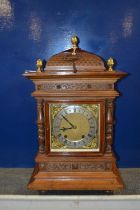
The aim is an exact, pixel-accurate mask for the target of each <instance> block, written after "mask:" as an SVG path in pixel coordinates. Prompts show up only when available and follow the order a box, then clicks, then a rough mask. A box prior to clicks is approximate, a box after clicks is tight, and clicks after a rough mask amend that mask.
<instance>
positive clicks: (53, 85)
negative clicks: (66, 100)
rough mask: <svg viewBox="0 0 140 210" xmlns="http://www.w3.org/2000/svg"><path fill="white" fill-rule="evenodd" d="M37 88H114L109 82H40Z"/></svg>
mask: <svg viewBox="0 0 140 210" xmlns="http://www.w3.org/2000/svg"><path fill="white" fill-rule="evenodd" d="M36 89H37V90H43V91H48V90H57V91H59V90H60V91H62V90H111V89H113V85H112V84H107V83H93V82H87V83H61V84H60V83H48V84H39V85H37V86H36Z"/></svg>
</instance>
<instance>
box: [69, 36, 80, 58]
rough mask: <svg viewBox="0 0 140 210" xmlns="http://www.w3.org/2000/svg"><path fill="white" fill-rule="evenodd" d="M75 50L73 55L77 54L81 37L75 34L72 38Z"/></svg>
mask: <svg viewBox="0 0 140 210" xmlns="http://www.w3.org/2000/svg"><path fill="white" fill-rule="evenodd" d="M71 43H72V48H73V52H72V55H76V49H77V48H78V43H79V38H78V37H77V36H73V37H72V38H71Z"/></svg>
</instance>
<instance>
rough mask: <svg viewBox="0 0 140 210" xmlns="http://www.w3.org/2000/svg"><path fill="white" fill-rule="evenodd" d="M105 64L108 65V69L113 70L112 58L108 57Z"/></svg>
mask: <svg viewBox="0 0 140 210" xmlns="http://www.w3.org/2000/svg"><path fill="white" fill-rule="evenodd" d="M107 66H108V71H114V70H113V68H112V67H113V66H114V60H113V58H111V57H110V58H109V59H108V60H107Z"/></svg>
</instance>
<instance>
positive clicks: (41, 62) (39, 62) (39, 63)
mask: <svg viewBox="0 0 140 210" xmlns="http://www.w3.org/2000/svg"><path fill="white" fill-rule="evenodd" d="M36 66H37V72H42V71H43V61H42V60H41V59H38V60H37V61H36Z"/></svg>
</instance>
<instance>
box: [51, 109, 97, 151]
mask: <svg viewBox="0 0 140 210" xmlns="http://www.w3.org/2000/svg"><path fill="white" fill-rule="evenodd" d="M53 134H54V136H55V138H56V139H57V140H58V141H59V142H60V143H62V144H63V145H65V146H67V148H73V149H74V148H82V147H83V146H85V145H87V144H89V143H90V141H91V140H92V139H94V137H95V136H96V134H97V122H96V119H95V116H94V115H93V114H92V112H90V111H89V110H88V109H86V108H84V107H83V106H80V105H69V106H66V107H64V108H62V109H61V110H60V111H59V112H58V113H57V115H56V116H55V118H54V121H53Z"/></svg>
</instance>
